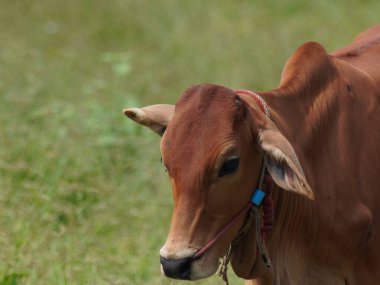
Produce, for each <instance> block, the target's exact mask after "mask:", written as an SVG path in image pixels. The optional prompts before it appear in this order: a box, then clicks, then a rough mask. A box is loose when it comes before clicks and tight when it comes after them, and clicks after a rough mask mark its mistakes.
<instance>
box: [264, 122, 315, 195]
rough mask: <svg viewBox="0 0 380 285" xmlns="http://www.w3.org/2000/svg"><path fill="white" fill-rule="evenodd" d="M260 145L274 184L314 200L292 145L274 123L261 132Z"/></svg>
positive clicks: (269, 123)
mask: <svg viewBox="0 0 380 285" xmlns="http://www.w3.org/2000/svg"><path fill="white" fill-rule="evenodd" d="M259 144H260V147H261V149H262V150H263V151H264V157H265V164H266V166H267V168H268V171H269V173H270V175H271V176H272V178H273V180H274V182H275V183H276V184H277V185H278V186H280V187H281V188H282V189H284V190H288V191H292V192H295V193H297V194H301V195H303V196H305V197H306V198H308V199H311V200H313V199H314V193H313V191H312V190H311V188H310V186H309V184H308V183H307V181H306V178H305V174H304V172H303V170H302V167H301V165H300V162H299V160H298V158H297V155H296V153H295V151H294V149H293V147H292V145H291V144H290V142H289V141H288V140H287V139H286V138H285V137H284V136H283V135H282V134H281V132H280V131H279V130H278V129H277V127H276V126H275V125H274V124H273V123H272V122H268V123H267V126H266V127H265V129H264V130H260V132H259Z"/></svg>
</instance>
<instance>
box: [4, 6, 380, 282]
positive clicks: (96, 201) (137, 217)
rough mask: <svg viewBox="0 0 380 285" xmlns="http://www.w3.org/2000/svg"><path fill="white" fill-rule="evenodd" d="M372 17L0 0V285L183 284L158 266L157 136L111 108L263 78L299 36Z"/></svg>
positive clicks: (325, 34)
mask: <svg viewBox="0 0 380 285" xmlns="http://www.w3.org/2000/svg"><path fill="white" fill-rule="evenodd" d="M379 14H380V1H378V0H372V1H370V0H366V1H363V0H360V1H359V0H357V1H353V0H351V1H330V0H319V1H300V0H291V1H274V0H271V1H244V0H242V1H227V0H225V1H216V0H208V1H201V0H194V1H186V0H180V1H174V0H172V1H169V0H166V1H165V0H160V1H153V0H152V1H148V0H146V1H143V0H135V1H130V0H112V1H105V0H103V1H102V0H92V1H90V0H81V1H78V0H67V1H54V0H50V1H49V0H39V1H35V0H15V1H7V0H1V1H0V191H1V195H0V208H1V210H0V248H1V250H0V285H20V284H33V285H45V284H46V285H49V284H54V285H55V284H57V285H67V284H120V285H121V284H187V283H184V282H178V281H170V280H168V279H166V278H164V277H162V276H161V275H160V271H159V265H158V264H159V259H158V250H159V248H160V247H161V245H162V244H163V242H164V240H165V238H166V233H167V230H168V226H169V221H170V215H171V208H172V198H171V190H170V187H169V183H168V181H167V180H166V175H165V173H164V172H163V170H162V167H161V164H160V154H159V138H158V137H156V136H155V135H154V134H153V133H151V132H149V131H148V130H145V129H142V128H140V127H138V126H136V125H134V124H133V123H131V122H129V121H127V119H125V118H124V117H123V115H122V109H123V108H124V107H126V106H143V105H146V104H153V103H159V102H166V103H174V102H175V101H176V99H177V98H178V97H179V96H180V94H181V92H182V91H183V90H184V89H185V88H187V87H188V86H189V85H192V84H195V83H202V82H213V83H218V84H222V85H225V86H228V87H231V88H249V89H256V90H258V89H271V88H274V87H276V86H277V84H278V82H279V78H280V74H281V69H282V66H283V65H284V62H285V61H286V59H287V58H288V57H289V55H290V54H291V53H292V51H294V50H295V48H296V47H297V46H298V45H300V44H301V43H303V42H305V41H308V40H314V41H318V42H321V43H322V44H324V45H325V47H326V48H327V50H334V49H336V48H338V47H341V46H343V45H345V44H346V43H348V42H350V41H351V40H352V39H353V37H354V36H355V35H356V34H357V33H358V32H360V31H362V30H363V29H365V28H366V27H368V26H371V25H373V24H375V23H376V22H377V21H378V20H379ZM230 276H231V278H232V281H233V284H241V283H239V282H238V281H237V279H236V278H235V277H234V276H233V274H232V272H231V270H230ZM196 284H222V281H221V279H218V278H216V277H214V278H211V279H208V280H205V281H200V282H197V283H196Z"/></svg>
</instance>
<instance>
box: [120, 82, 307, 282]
mask: <svg viewBox="0 0 380 285" xmlns="http://www.w3.org/2000/svg"><path fill="white" fill-rule="evenodd" d="M124 113H125V114H126V115H127V116H128V117H129V118H131V119H132V120H134V121H136V122H137V123H140V124H142V125H145V126H147V127H149V128H151V129H152V130H153V131H155V132H156V133H158V134H159V135H161V136H162V139H161V153H162V162H163V164H164V167H165V169H166V170H167V173H168V176H169V179H170V181H171V184H172V192H173V197H174V211H173V216H172V221H171V226H170V231H169V235H168V237H167V241H166V243H165V245H164V246H163V247H162V248H161V250H160V255H161V264H162V269H163V272H164V274H165V275H167V276H169V277H172V278H176V279H189V280H195V279H199V278H205V277H208V276H210V275H212V274H214V273H215V272H216V270H217V268H218V265H219V259H220V258H221V257H223V256H224V255H225V254H226V251H227V250H228V248H229V245H230V244H231V242H232V241H233V240H234V238H235V237H236V236H237V234H238V231H239V229H240V227H241V226H242V224H243V222H244V217H241V219H240V221H238V222H237V223H236V224H235V225H234V226H233V227H232V228H230V229H229V231H228V232H227V233H226V234H225V235H223V236H222V237H221V238H220V239H219V240H218V242H216V243H215V244H214V245H213V247H212V248H211V249H210V250H208V251H207V252H205V253H204V254H203V255H202V256H201V257H199V258H197V259H193V258H192V257H193V256H194V254H195V253H196V252H197V251H198V250H199V249H200V248H202V247H203V246H204V245H205V244H206V243H207V242H208V241H209V240H210V239H211V238H213V236H214V235H215V233H216V232H218V230H219V229H220V228H222V227H223V226H224V225H225V224H226V222H227V221H228V220H229V219H230V218H231V217H232V216H233V215H234V214H236V213H237V212H238V211H239V210H240V209H241V208H242V207H244V205H246V204H247V202H248V201H249V199H250V196H251V195H252V192H253V190H254V188H255V186H256V185H257V182H258V178H259V173H260V170H261V167H262V163H263V158H264V157H265V163H266V164H267V167H268V170H269V172H270V173H271V175H272V177H273V179H274V180H275V182H276V183H277V184H278V185H279V186H280V187H281V188H283V189H285V190H289V191H294V192H297V193H299V194H301V195H304V196H306V197H308V198H312V197H313V193H312V191H311V189H310V187H309V186H308V184H307V182H306V179H305V177H304V174H303V171H302V169H301V166H300V164H299V162H298V159H297V156H296V154H295V152H294V150H293V148H292V146H291V145H290V143H289V142H288V141H287V140H286V138H285V137H284V136H283V135H282V134H281V133H280V132H279V131H278V129H277V128H276V127H275V125H274V124H273V123H272V122H271V121H270V120H269V119H268V118H267V117H266V115H265V113H264V112H263V111H262V110H261V109H260V107H259V105H258V104H257V103H256V102H255V100H254V99H252V98H250V97H249V96H247V95H245V96H243V95H237V94H235V93H234V92H233V91H232V90H230V89H227V88H224V87H220V86H215V85H199V86H194V87H191V88H189V89H188V90H187V91H186V92H185V93H184V94H183V95H182V97H181V98H180V99H179V101H178V102H177V104H176V105H175V107H174V106H171V105H153V106H150V107H146V108H142V109H138V108H130V109H125V110H124ZM231 262H232V266H233V268H234V271H235V272H236V273H237V274H238V275H239V276H241V277H244V278H253V277H259V276H261V275H262V274H264V272H265V267H264V266H263V264H262V261H261V260H260V259H259V258H256V243H255V231H253V230H250V231H249V233H248V235H247V236H246V237H245V239H243V240H241V241H240V243H239V244H238V245H237V246H236V247H235V248H234V251H233V255H232V260H231Z"/></svg>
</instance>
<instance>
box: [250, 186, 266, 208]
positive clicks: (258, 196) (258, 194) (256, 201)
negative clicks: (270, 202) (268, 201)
mask: <svg viewBox="0 0 380 285" xmlns="http://www.w3.org/2000/svg"><path fill="white" fill-rule="evenodd" d="M264 197H265V192H264V191H263V190H261V189H259V188H257V189H256V191H255V193H253V195H252V197H251V202H252V204H253V205H255V206H257V207H259V206H260V205H261V203H262V202H263V200H264Z"/></svg>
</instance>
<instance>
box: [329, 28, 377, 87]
mask: <svg viewBox="0 0 380 285" xmlns="http://www.w3.org/2000/svg"><path fill="white" fill-rule="evenodd" d="M331 55H332V56H334V57H336V58H339V59H341V60H343V61H346V62H348V63H350V64H352V65H353V66H355V67H356V68H359V69H360V70H362V71H364V72H366V73H367V74H368V75H369V76H370V77H372V78H373V79H374V80H375V82H376V84H377V85H378V86H379V87H380V25H376V26H374V27H372V28H370V29H368V30H366V31H364V32H362V33H361V34H359V35H358V36H357V37H356V38H355V40H354V42H353V43H352V44H350V45H348V46H346V47H344V48H342V49H339V50H337V51H335V52H333V53H332V54H331Z"/></svg>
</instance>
